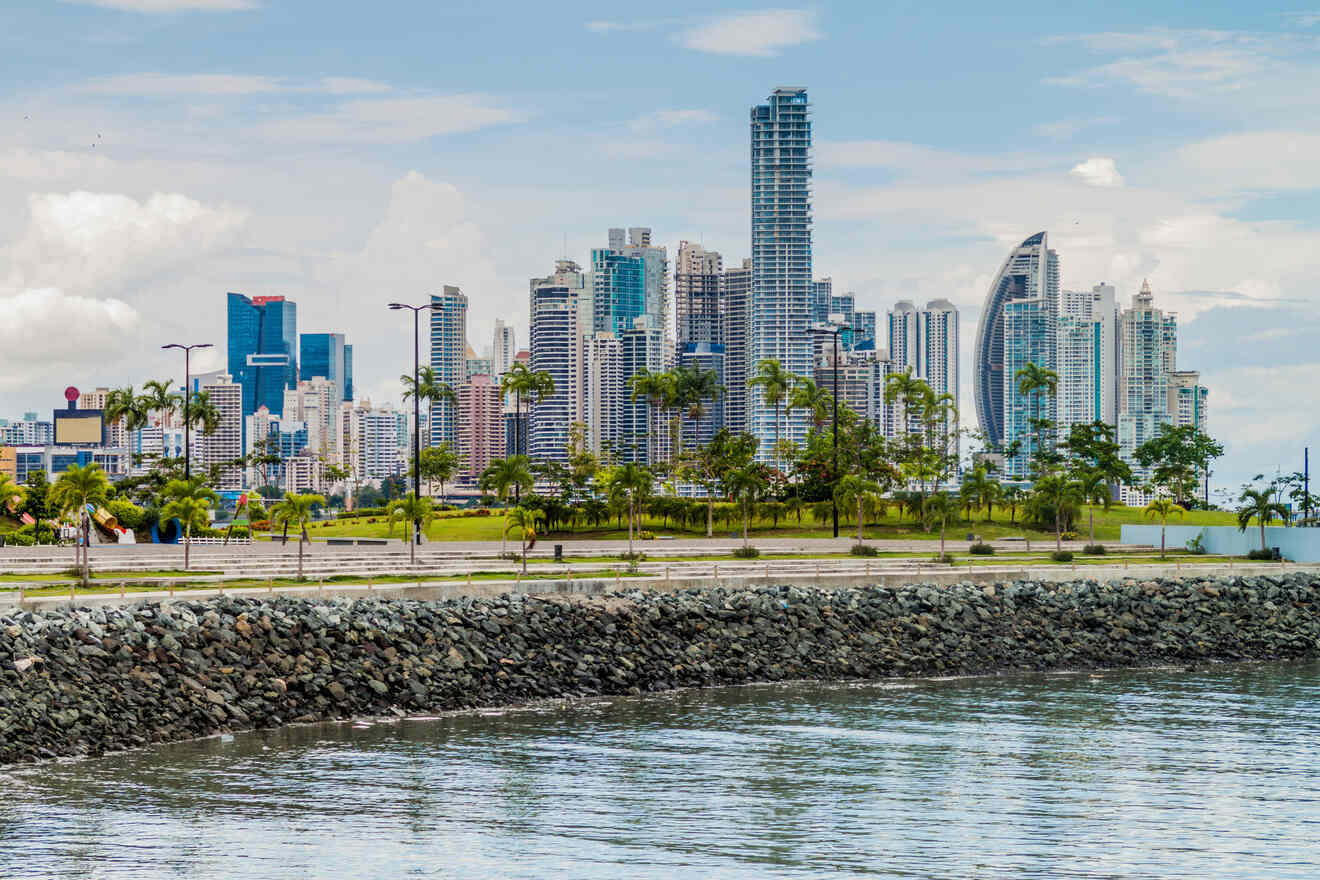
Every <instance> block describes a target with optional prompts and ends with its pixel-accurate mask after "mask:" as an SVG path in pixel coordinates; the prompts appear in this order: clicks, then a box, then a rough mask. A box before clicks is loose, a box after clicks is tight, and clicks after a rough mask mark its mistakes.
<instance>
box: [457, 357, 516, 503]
mask: <svg viewBox="0 0 1320 880" xmlns="http://www.w3.org/2000/svg"><path fill="white" fill-rule="evenodd" d="M456 390H457V392H458V411H459V414H460V421H461V424H460V425H459V430H458V450H457V451H458V455H459V459H460V460H461V463H460V465H459V468H460V472H461V473H464V474H467V475H469V476H470V477H473V478H475V477H476V476H477V475H479V474H480V473H481V472H482V471H484V470H485V469H486V466H487V465H489V464H490V463H491V461H492V460H493V459H496V458H503V457H504V454H505V453H504V405H503V402H502V397H503V395H501V394H500V386H499V385H497V384H496V383H495V380H494V379H493V378H492V377H491V376H489V375H483V374H480V373H478V374H476V375H472V376H469V377H468V380H467V382H465V383H463V385H462V386H461V387H459V388H458V389H456Z"/></svg>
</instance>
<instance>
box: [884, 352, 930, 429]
mask: <svg viewBox="0 0 1320 880" xmlns="http://www.w3.org/2000/svg"><path fill="white" fill-rule="evenodd" d="M929 395H930V385H929V384H927V382H926V380H925V379H921V378H918V377H917V376H916V375H914V374H913V372H912V368H911V367H908V368H907V369H906V370H904V371H903V372H901V373H890V374H889V375H888V376H886V377H885V403H887V404H891V405H892V404H893V403H894V402H895V401H902V403H903V417H902V424H901V425H900V428H899V433H900V434H906V433H908V421H909V414H910V413H911V412H914V411H919V410H920V404H921V401H922V400H923V399H924V398H926V397H927V396H929Z"/></svg>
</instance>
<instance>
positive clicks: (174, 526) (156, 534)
mask: <svg viewBox="0 0 1320 880" xmlns="http://www.w3.org/2000/svg"><path fill="white" fill-rule="evenodd" d="M182 538H183V522H182V521H181V520H178V519H171V520H166V521H165V522H163V523H156V524H155V525H154V526H152V527H151V542H152V543H153V544H177V543H179V541H180V540H181V539H182Z"/></svg>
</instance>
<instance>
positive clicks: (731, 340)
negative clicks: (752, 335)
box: [720, 259, 752, 433]
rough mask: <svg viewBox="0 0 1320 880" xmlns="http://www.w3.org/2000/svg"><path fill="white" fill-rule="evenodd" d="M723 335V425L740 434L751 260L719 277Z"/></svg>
mask: <svg viewBox="0 0 1320 880" xmlns="http://www.w3.org/2000/svg"><path fill="white" fill-rule="evenodd" d="M720 297H721V299H722V300H723V301H724V313H723V314H722V315H721V316H720V325H721V330H720V336H721V338H723V340H724V426H725V427H726V428H728V429H729V430H730V431H733V432H735V433H740V432H743V431H746V430H747V400H748V396H749V389H748V387H747V376H748V369H749V367H748V364H747V357H748V350H747V332H748V327H749V325H750V323H751V315H750V314H749V309H750V308H751V298H752V261H751V260H750V259H745V260H743V261H742V265H741V266H737V267H733V268H729V269H725V270H724V273H723V274H722V275H721V276H720Z"/></svg>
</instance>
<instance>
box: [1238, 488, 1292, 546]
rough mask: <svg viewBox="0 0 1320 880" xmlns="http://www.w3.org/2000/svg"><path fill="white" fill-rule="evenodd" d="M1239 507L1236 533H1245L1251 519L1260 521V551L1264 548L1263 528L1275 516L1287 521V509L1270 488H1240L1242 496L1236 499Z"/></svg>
mask: <svg viewBox="0 0 1320 880" xmlns="http://www.w3.org/2000/svg"><path fill="white" fill-rule="evenodd" d="M1238 501H1239V502H1240V503H1241V505H1242V506H1241V507H1239V508H1238V511H1237V521H1238V531H1240V532H1244V533H1245V532H1246V530H1247V526H1249V525H1251V521H1252V519H1256V520H1259V521H1260V549H1261V552H1264V551H1265V550H1266V547H1265V526H1266V524H1267V523H1268V522H1269V521H1270V520H1272V519H1274V518H1275V517H1276V516H1277V517H1278V518H1279V519H1281V520H1283V521H1284V522H1287V521H1288V508H1287V506H1286V505H1284V504H1283V502H1281V501H1279V498H1278V495H1277V494H1276V493H1275V491H1274V488H1273V487H1272V486H1267V487H1266V488H1264V489H1253V488H1251V487H1250V486H1243V487H1242V495H1241V496H1239V497H1238Z"/></svg>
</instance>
